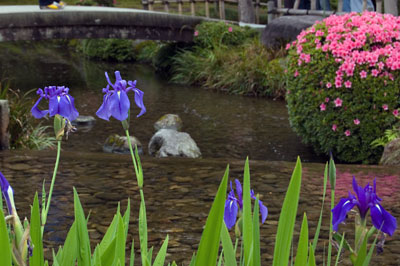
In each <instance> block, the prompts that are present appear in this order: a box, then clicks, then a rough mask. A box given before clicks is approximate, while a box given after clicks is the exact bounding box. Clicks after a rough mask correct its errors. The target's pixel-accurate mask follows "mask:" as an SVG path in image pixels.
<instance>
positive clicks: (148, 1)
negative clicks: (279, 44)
mask: <svg viewBox="0 0 400 266" xmlns="http://www.w3.org/2000/svg"><path fill="white" fill-rule="evenodd" d="M188 3H189V4H190V14H191V15H192V16H195V15H196V4H200V5H202V6H203V5H204V11H205V16H206V17H207V18H209V17H210V6H211V5H213V4H214V5H215V6H218V13H219V19H222V20H225V19H226V16H225V3H228V4H234V5H238V0H142V5H143V9H146V10H151V11H152V10H154V5H160V4H161V5H163V6H164V8H163V9H164V11H165V12H167V13H169V12H170V5H171V4H173V5H177V7H178V13H179V14H180V15H182V14H183V5H184V4H188ZM253 5H254V9H255V15H256V23H257V24H258V23H260V8H261V7H265V8H267V3H261V2H260V0H255V1H253Z"/></svg>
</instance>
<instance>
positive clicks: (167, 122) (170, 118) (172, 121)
mask: <svg viewBox="0 0 400 266" xmlns="http://www.w3.org/2000/svg"><path fill="white" fill-rule="evenodd" d="M182 125H183V122H182V119H181V118H180V117H179V115H175V114H166V115H163V116H162V117H161V118H160V119H158V121H157V122H155V123H154V128H155V129H156V130H160V129H174V130H176V131H180V130H181V128H182Z"/></svg>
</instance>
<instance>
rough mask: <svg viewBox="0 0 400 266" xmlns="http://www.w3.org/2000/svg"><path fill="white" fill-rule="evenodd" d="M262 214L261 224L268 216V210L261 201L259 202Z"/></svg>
mask: <svg viewBox="0 0 400 266" xmlns="http://www.w3.org/2000/svg"><path fill="white" fill-rule="evenodd" d="M258 204H259V206H260V213H261V222H262V223H264V222H265V220H266V219H267V216H268V208H267V207H266V206H265V205H264V204H263V203H262V201H261V200H259V201H258Z"/></svg>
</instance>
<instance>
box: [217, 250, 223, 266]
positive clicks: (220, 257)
mask: <svg viewBox="0 0 400 266" xmlns="http://www.w3.org/2000/svg"><path fill="white" fill-rule="evenodd" d="M223 253H224V250H221V253H220V254H219V259H218V263H217V266H221V265H222V254H223Z"/></svg>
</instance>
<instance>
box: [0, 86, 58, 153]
mask: <svg viewBox="0 0 400 266" xmlns="http://www.w3.org/2000/svg"><path fill="white" fill-rule="evenodd" d="M32 93H33V91H28V92H25V93H24V92H21V91H20V90H13V89H11V88H10V87H9V83H8V82H7V81H3V82H0V99H5V100H8V102H9V107H10V122H9V125H8V132H9V133H10V147H11V149H35V150H43V149H47V148H53V147H54V146H55V144H54V142H55V139H54V138H53V137H50V135H49V134H48V132H47V129H48V128H49V127H48V126H44V125H43V124H42V123H36V122H35V119H34V118H33V117H32V115H31V114H30V110H31V106H32V101H33V100H32V97H31V95H32Z"/></svg>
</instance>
